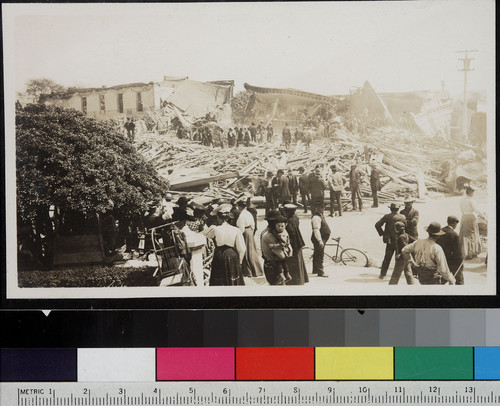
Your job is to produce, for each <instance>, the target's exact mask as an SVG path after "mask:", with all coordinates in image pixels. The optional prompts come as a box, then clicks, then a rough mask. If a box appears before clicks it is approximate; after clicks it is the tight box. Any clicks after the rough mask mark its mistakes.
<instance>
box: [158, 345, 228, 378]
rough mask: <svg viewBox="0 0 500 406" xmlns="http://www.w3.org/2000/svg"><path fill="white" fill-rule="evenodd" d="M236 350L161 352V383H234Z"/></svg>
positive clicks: (173, 349) (159, 373) (159, 353)
mask: <svg viewBox="0 0 500 406" xmlns="http://www.w3.org/2000/svg"><path fill="white" fill-rule="evenodd" d="M234 362H235V360H234V348H157V350H156V380H157V381H234V374H235V372H234V371H235V365H234Z"/></svg>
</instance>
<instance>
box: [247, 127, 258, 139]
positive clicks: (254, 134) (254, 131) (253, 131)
mask: <svg viewBox="0 0 500 406" xmlns="http://www.w3.org/2000/svg"><path fill="white" fill-rule="evenodd" d="M248 131H250V138H251V140H252V142H256V141H257V127H255V123H252V124H251V125H250V127H248Z"/></svg>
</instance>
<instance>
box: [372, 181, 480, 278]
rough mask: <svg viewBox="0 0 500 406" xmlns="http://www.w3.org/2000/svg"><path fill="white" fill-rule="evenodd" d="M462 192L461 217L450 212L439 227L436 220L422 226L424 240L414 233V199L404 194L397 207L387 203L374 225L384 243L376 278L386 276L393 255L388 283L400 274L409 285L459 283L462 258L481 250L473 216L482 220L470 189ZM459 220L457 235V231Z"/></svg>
mask: <svg viewBox="0 0 500 406" xmlns="http://www.w3.org/2000/svg"><path fill="white" fill-rule="evenodd" d="M465 194H466V196H465V197H464V198H463V199H462V200H461V201H460V209H461V211H462V220H461V221H460V220H459V218H458V217H456V216H454V215H450V216H448V218H447V225H446V226H445V227H443V228H441V225H440V224H439V223H438V222H435V221H434V222H431V223H430V224H429V225H428V226H427V227H425V231H426V232H427V234H428V236H427V238H425V239H419V236H418V221H419V212H418V211H417V210H416V209H415V208H413V202H414V201H415V200H414V199H412V198H410V197H407V198H406V199H405V201H404V208H403V209H401V210H400V207H399V205H398V204H397V203H391V205H390V206H389V210H390V213H388V214H386V215H384V216H383V217H382V218H381V219H380V220H379V221H378V222H377V223H376V224H375V228H376V230H377V232H378V233H379V235H380V236H381V237H382V238H383V242H384V243H385V244H386V249H385V255H384V259H383V261H382V266H381V269H380V275H379V278H380V279H385V278H386V275H387V271H388V269H389V264H390V262H391V259H392V257H393V256H395V265H394V270H393V271H392V274H391V278H390V280H389V285H396V284H397V283H398V281H399V279H400V277H401V274H402V273H404V275H405V279H406V282H407V284H409V285H413V284H415V281H416V279H418V281H419V283H420V284H422V285H439V284H446V283H449V284H451V285H454V284H457V285H463V284H464V275H463V270H464V262H465V260H468V259H473V258H476V257H477V256H478V255H479V254H480V253H481V252H482V249H483V247H482V241H481V236H480V233H479V226H478V217H477V216H479V218H481V219H485V214H484V213H482V212H481V211H480V210H479V209H478V207H477V206H476V205H475V203H474V200H473V198H472V197H473V195H474V188H473V187H471V186H467V187H466V190H465ZM459 223H461V227H460V234H457V232H456V231H455V229H456V228H457V226H458V224H459Z"/></svg>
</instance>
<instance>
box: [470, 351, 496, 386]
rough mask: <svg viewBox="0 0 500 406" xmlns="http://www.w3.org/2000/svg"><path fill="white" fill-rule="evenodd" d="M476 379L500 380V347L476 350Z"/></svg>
mask: <svg viewBox="0 0 500 406" xmlns="http://www.w3.org/2000/svg"><path fill="white" fill-rule="evenodd" d="M474 379H500V347H475V348H474Z"/></svg>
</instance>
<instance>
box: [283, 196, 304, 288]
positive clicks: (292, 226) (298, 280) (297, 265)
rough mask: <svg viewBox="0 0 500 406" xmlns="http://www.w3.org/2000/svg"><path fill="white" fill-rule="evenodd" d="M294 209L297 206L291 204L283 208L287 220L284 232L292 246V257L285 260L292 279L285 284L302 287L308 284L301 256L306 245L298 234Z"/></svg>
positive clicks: (297, 223) (300, 234)
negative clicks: (286, 233)
mask: <svg viewBox="0 0 500 406" xmlns="http://www.w3.org/2000/svg"><path fill="white" fill-rule="evenodd" d="M296 209H297V206H296V205H294V204H291V203H290V204H285V206H284V212H285V217H286V219H287V224H286V231H287V232H288V235H289V236H290V244H291V246H292V256H291V257H289V258H287V259H286V264H287V267H288V271H289V272H290V276H291V277H292V279H291V280H290V281H288V282H287V285H303V284H304V283H307V282H309V277H308V276H307V269H306V264H305V262H304V256H303V255H302V247H304V246H305V245H306V244H305V242H304V239H303V238H302V233H301V232H300V227H299V218H298V216H297V215H296V214H295V210H296Z"/></svg>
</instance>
